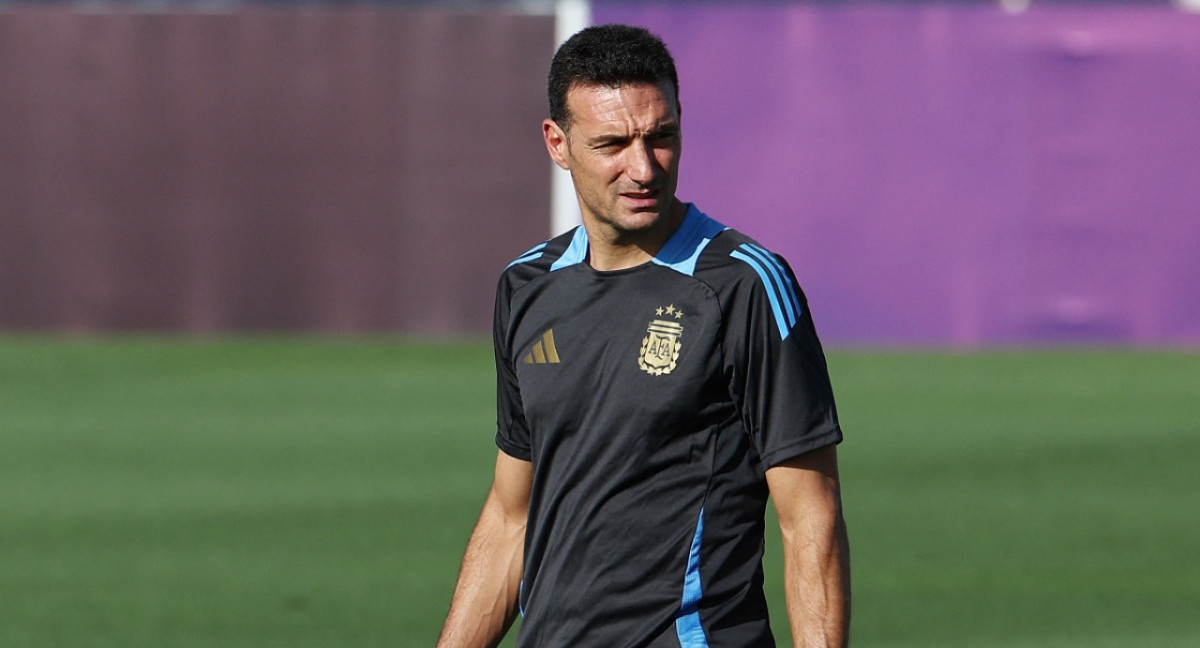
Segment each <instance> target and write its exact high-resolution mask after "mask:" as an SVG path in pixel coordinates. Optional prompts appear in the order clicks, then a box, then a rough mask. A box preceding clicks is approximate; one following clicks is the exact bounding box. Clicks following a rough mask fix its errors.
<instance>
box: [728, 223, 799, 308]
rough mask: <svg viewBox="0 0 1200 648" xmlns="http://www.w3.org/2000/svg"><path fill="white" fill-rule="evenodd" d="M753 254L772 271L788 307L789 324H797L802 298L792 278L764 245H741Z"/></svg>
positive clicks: (784, 302)
mask: <svg viewBox="0 0 1200 648" xmlns="http://www.w3.org/2000/svg"><path fill="white" fill-rule="evenodd" d="M739 247H741V248H742V249H743V250H745V251H747V252H749V253H750V254H751V255H753V256H755V257H758V259H759V260H760V261H762V262H763V264H764V265H765V266H766V267H767V270H769V271H770V272H771V277H772V278H774V279H775V285H776V286H777V287H778V288H779V292H780V296H782V297H783V305H784V306H785V307H787V315H788V318H787V320H788V325H789V327H790V326H795V325H796V322H797V321H798V320H799V318H800V299H799V298H797V297H796V290H795V289H794V288H793V287H792V281H791V279H788V276H787V272H786V271H785V270H784V269H783V266H782V265H781V264H780V263H779V260H778V259H776V258H775V255H773V254H771V253H770V252H767V251H766V250H765V249H763V248H762V247H759V246H757V245H751V244H749V243H747V244H744V245H741V246H739Z"/></svg>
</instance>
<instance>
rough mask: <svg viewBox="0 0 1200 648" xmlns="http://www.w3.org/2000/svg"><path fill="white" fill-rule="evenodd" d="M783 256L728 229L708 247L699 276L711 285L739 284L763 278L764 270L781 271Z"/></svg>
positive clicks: (699, 262) (697, 268)
mask: <svg viewBox="0 0 1200 648" xmlns="http://www.w3.org/2000/svg"><path fill="white" fill-rule="evenodd" d="M783 266H784V262H783V259H782V257H780V256H779V255H777V254H775V253H774V252H772V251H771V250H770V249H768V248H767V247H766V246H765V245H763V244H761V243H759V242H758V241H757V240H755V239H754V238H752V237H750V236H748V235H746V234H744V233H742V232H740V231H738V230H736V229H733V228H727V229H725V230H724V231H722V232H721V233H720V234H719V235H718V236H716V237H714V238H713V240H712V242H711V243H709V245H708V246H707V247H706V248H705V250H704V254H702V255H701V256H700V258H699V259H698V261H697V263H696V276H697V277H698V278H701V279H703V280H704V281H706V282H708V283H712V284H718V285H719V284H736V283H740V282H742V281H744V280H755V279H761V272H760V271H762V270H769V269H777V270H782V269H783Z"/></svg>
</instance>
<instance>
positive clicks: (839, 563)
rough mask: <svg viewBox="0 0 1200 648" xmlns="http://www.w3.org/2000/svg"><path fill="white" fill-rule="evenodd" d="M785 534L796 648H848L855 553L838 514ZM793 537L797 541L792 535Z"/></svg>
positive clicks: (787, 580) (793, 640) (786, 566)
mask: <svg viewBox="0 0 1200 648" xmlns="http://www.w3.org/2000/svg"><path fill="white" fill-rule="evenodd" d="M811 524H812V526H808V527H807V528H805V529H803V530H799V531H793V532H792V533H789V532H787V531H785V532H784V551H785V554H784V579H785V581H786V585H785V589H786V594H787V608H788V618H789V620H790V622H791V629H792V642H793V645H795V646H796V648H843V647H844V646H846V645H848V642H849V630H850V551H849V542H848V540H847V534H846V525H845V521H844V520H843V518H842V516H841V512H840V511H838V512H837V513H836V514H835V515H834V517H833V518H832V519H828V520H827V522H826V523H825V524H821V523H819V522H817V521H815V520H813V521H811ZM789 535H791V536H792V537H791V538H788V536H789Z"/></svg>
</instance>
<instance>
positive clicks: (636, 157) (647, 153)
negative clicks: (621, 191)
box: [625, 139, 658, 185]
mask: <svg viewBox="0 0 1200 648" xmlns="http://www.w3.org/2000/svg"><path fill="white" fill-rule="evenodd" d="M627 156H628V158H627V162H626V165H625V173H626V175H628V176H629V179H630V180H633V181H634V182H636V183H638V184H640V185H648V184H650V183H651V182H653V181H654V177H655V176H656V175H658V160H657V159H655V157H654V149H653V148H652V147H651V146H650V145H649V143H648V142H647V141H646V140H644V139H638V140H635V141H634V142H633V144H632V145H631V146H630V147H629V149H628V150H627Z"/></svg>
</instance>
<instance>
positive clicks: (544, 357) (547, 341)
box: [525, 329, 558, 364]
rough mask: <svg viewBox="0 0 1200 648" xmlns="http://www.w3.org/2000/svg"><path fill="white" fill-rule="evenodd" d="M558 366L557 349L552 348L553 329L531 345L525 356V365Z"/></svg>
mask: <svg viewBox="0 0 1200 648" xmlns="http://www.w3.org/2000/svg"><path fill="white" fill-rule="evenodd" d="M546 363H550V364H558V349H556V348H554V329H550V330H548V331H546V332H545V333H543V334H542V339H541V340H539V341H537V342H535V343H534V344H533V349H532V350H531V351H530V352H529V353H526V354H525V364H546Z"/></svg>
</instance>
